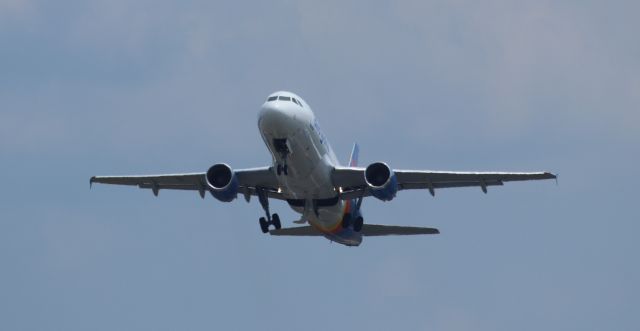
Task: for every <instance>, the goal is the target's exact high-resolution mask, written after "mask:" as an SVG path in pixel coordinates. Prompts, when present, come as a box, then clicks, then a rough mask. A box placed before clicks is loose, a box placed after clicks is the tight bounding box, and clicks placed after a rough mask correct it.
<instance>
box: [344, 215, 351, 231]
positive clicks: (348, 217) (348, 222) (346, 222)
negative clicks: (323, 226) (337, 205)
mask: <svg viewBox="0 0 640 331" xmlns="http://www.w3.org/2000/svg"><path fill="white" fill-rule="evenodd" d="M349 225H351V214H349V213H347V214H344V217H343V218H342V228H343V229H346V228H348V227H349Z"/></svg>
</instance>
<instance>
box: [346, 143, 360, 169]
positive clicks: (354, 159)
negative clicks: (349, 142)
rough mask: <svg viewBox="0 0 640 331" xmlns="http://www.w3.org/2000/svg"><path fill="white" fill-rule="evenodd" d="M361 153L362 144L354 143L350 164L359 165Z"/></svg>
mask: <svg viewBox="0 0 640 331" xmlns="http://www.w3.org/2000/svg"><path fill="white" fill-rule="evenodd" d="M359 154H360V146H358V143H355V144H353V149H352V150H351V157H350V158H349V166H350V167H357V166H358V155H359Z"/></svg>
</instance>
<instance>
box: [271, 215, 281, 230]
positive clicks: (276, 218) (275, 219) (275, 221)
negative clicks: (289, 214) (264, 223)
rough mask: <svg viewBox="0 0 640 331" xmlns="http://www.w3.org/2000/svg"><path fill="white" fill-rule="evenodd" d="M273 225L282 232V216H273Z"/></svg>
mask: <svg viewBox="0 0 640 331" xmlns="http://www.w3.org/2000/svg"><path fill="white" fill-rule="evenodd" d="M271 223H272V224H273V226H275V227H276V230H280V227H281V226H282V225H281V224H280V216H278V214H273V216H272V217H271Z"/></svg>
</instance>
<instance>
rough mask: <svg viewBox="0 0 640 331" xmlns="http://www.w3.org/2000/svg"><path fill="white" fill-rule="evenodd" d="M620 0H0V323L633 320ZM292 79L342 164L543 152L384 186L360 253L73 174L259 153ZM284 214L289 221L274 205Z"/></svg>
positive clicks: (296, 325)
mask: <svg viewBox="0 0 640 331" xmlns="http://www.w3.org/2000/svg"><path fill="white" fill-rule="evenodd" d="M638 12H640V3H639V2H637V1H612V2H605V1H530V2H529V3H528V4H527V3H522V2H511V1H480V2H479V1H274V2H266V1H254V2H249V1H236V2H228V3H220V2H211V1H151V0H139V1H131V0H110V1H36V0H0V164H1V165H0V167H1V168H0V169H1V170H2V171H1V173H0V182H1V183H2V185H1V186H0V329H2V330H212V329H217V330H228V329H231V330H234V329H238V330H240V329H258V328H260V329H264V330H304V329H308V330H326V329H329V328H331V329H372V330H390V329H397V328H400V329H408V330H549V329H555V330H638V329H640V311H639V308H638V307H640V285H639V283H638V280H639V279H640V265H639V263H638V261H639V259H638V252H639V249H640V245H639V244H638V233H639V232H640V217H639V212H638V189H639V186H640V179H639V178H638V176H637V171H638V168H639V166H640V148H639V146H640V145H639V143H640V111H639V109H638V104H639V103H640V42H639V40H638V31H640V24H639V23H638V22H639V21H638V19H637V14H638ZM283 89H284V90H291V91H293V92H296V93H298V94H300V95H301V96H302V97H303V98H304V99H305V100H306V101H307V102H308V103H309V104H310V105H311V107H312V108H313V109H314V111H315V113H316V115H317V116H318V118H319V120H320V123H321V125H322V127H323V130H324V131H325V133H326V134H327V136H328V138H329V140H330V141H331V143H332V145H333V147H334V149H335V150H336V153H337V154H338V155H339V156H340V157H341V158H342V159H343V160H345V161H346V159H347V157H348V154H349V151H350V147H351V144H352V143H353V142H354V141H358V142H359V143H360V144H361V158H360V162H361V163H362V164H367V163H369V162H373V161H378V160H381V161H385V162H388V163H389V164H390V165H391V166H392V167H395V168H425V169H436V170H487V171H489V170H503V171H535V170H549V171H553V172H555V173H559V174H560V177H559V185H558V186H556V185H555V183H554V182H553V181H545V182H535V183H511V184H507V185H505V186H504V187H498V188H489V194H487V195H484V194H482V192H481V190H480V189H479V188H478V189H475V188H474V189H449V190H440V191H437V192H436V197H435V199H434V198H432V197H431V196H430V195H429V194H428V192H422V191H417V192H401V193H400V194H399V195H398V197H397V199H396V200H394V201H393V202H391V203H383V202H379V201H376V200H375V199H369V200H366V201H365V202H364V204H363V208H364V213H365V221H366V222H371V223H378V224H384V223H387V224H405V225H416V226H433V227H437V228H439V229H440V230H441V232H442V234H441V235H439V236H430V237H429V236H426V237H412V238H401V237H390V238H368V239H367V238H365V241H364V242H363V245H362V246H361V247H359V248H348V247H344V246H341V245H337V244H331V243H330V242H328V241H327V240H324V239H322V238H311V239H309V238H306V239H304V238H272V237H269V236H265V235H263V234H262V233H261V232H260V229H259V226H258V221H257V220H258V217H260V216H261V215H262V210H261V208H260V206H259V204H258V203H257V201H256V200H255V199H254V200H252V201H251V203H250V204H246V203H245V202H244V201H243V200H242V199H239V200H236V201H234V202H232V203H228V204H224V203H220V202H217V201H216V200H214V199H213V198H211V197H210V196H207V197H206V199H205V200H201V199H200V197H199V196H198V194H197V193H195V192H170V191H161V192H160V196H159V197H158V198H155V197H154V196H153V194H152V193H151V192H150V191H147V190H139V189H136V188H131V187H114V186H104V185H97V186H94V188H93V189H92V190H91V191H90V190H89V177H90V176H92V175H116V174H151V173H172V172H191V171H205V170H206V169H207V168H208V167H209V166H211V165H212V164H214V163H217V162H227V163H229V164H230V165H231V166H233V167H237V168H244V167H252V166H262V165H266V164H267V163H268V162H270V156H269V154H268V153H267V150H266V148H265V146H264V145H263V143H262V140H261V138H260V136H259V134H258V131H257V125H256V124H257V123H256V122H257V112H258V110H259V106H260V105H261V104H262V102H263V101H264V99H265V98H266V96H267V95H268V94H269V93H271V92H274V91H277V90H283ZM272 209H273V210H274V211H276V212H278V213H279V214H280V215H281V218H282V219H283V223H284V224H285V226H290V225H291V221H292V220H294V219H296V215H295V214H294V213H293V212H291V211H290V210H289V208H288V207H287V206H286V205H285V204H283V203H280V202H272Z"/></svg>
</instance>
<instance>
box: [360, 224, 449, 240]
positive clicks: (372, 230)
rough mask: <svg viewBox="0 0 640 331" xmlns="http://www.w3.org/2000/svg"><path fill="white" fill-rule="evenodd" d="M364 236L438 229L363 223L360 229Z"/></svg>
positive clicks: (424, 232)
mask: <svg viewBox="0 0 640 331" xmlns="http://www.w3.org/2000/svg"><path fill="white" fill-rule="evenodd" d="M360 232H361V233H362V235H363V236H365V237H375V236H408V235H413V234H439V233H440V231H438V229H434V228H420V227H416V226H395V225H376V224H365V225H363V226H362V231H360Z"/></svg>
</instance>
